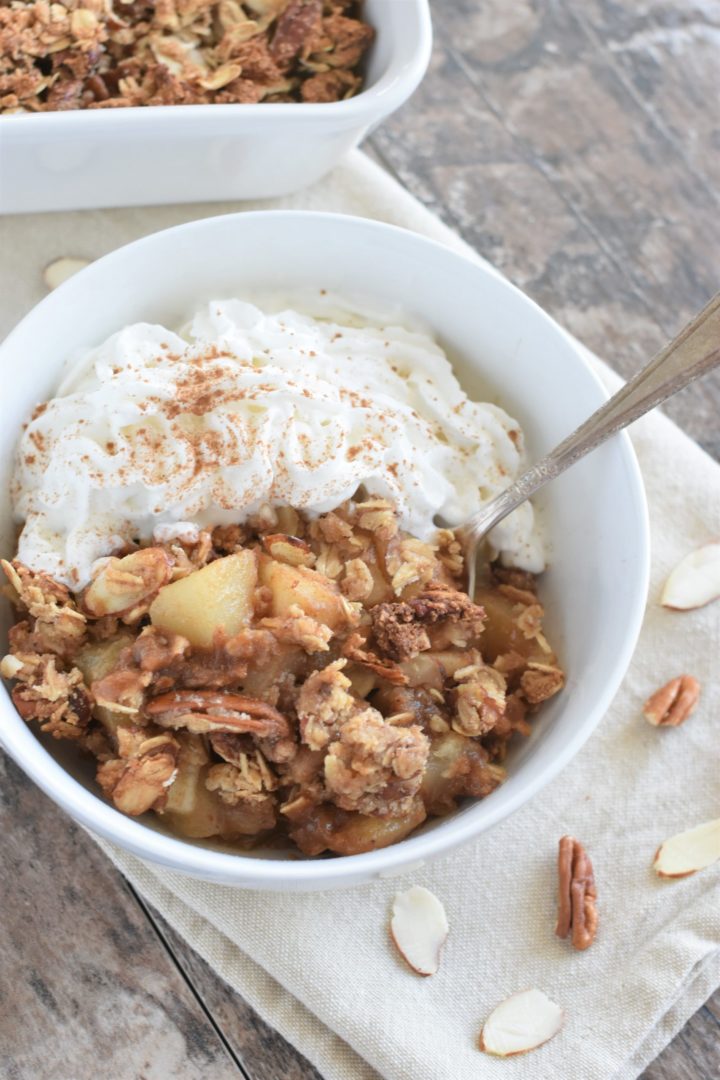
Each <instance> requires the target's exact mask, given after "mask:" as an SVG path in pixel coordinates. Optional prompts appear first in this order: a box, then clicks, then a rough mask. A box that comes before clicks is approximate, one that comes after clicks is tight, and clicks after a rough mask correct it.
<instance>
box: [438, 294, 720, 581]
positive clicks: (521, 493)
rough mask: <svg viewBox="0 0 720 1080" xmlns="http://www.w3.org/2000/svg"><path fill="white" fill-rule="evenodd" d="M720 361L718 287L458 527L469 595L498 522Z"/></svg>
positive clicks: (457, 532) (719, 299) (719, 297)
mask: <svg viewBox="0 0 720 1080" xmlns="http://www.w3.org/2000/svg"><path fill="white" fill-rule="evenodd" d="M719 364H720V293H718V294H717V295H716V296H714V297H713V298H712V300H711V301H710V303H709V304H708V305H707V306H706V307H704V308H703V310H702V311H701V312H700V314H699V315H696V316H695V318H694V319H692V320H691V321H690V322H689V323H688V324H687V326H686V327H685V329H684V330H681V331H680V333H679V334H678V335H677V337H676V338H673V340H672V341H671V342H670V343H669V344H668V345H666V346H665V348H664V349H662V350H661V351H660V352H659V353H658V354H657V356H655V357H654V358H653V359H652V360H651V361H650V363H649V364H647V365H646V366H645V367H644V368H643V369H642V370H641V371H639V372H638V373H637V375H635V377H634V378H632V379H631V380H630V381H629V382H627V383H626V384H625V386H623V388H622V389H621V390H618V392H617V394H613V396H612V397H611V398H610V400H609V401H607V402H606V403H605V404H604V405H602V406H601V407H600V408H599V409H598V410H597V412H594V413H593V414H592V416H591V417H589V419H587V420H586V421H585V423H584V424H582V425H581V426H580V427H579V428H578V429H577V431H574V432H573V433H572V435H568V437H567V439H564V440H563V441H562V442H561V443H560V445H559V446H556V447H555V449H554V450H551V451H550V453H549V454H547V456H546V457H544V458H542V460H541V461H538V463H537V464H536V465H532V466H531V467H530V468H529V469H528V470H527V472H525V473H523V475H522V476H521V477H519V479H517V480H516V481H515V483H514V484H511V485H510V487H509V488H506V489H505V491H502V492H501V493H500V494H499V495H497V496H496V497H495V498H494V499H492V500H491V501H490V502H489V503H487V504H486V505H485V506H483V508H482V510H480V511H478V513H477V514H474V515H473V516H472V517H471V518H470V519H469V520H468V521H466V522H465V523H464V524H462V525H460V526H459V527H458V528H457V529H456V535H457V537H458V539H459V540H460V541H461V543H462V544H463V546H464V548H465V561H466V565H467V567H468V593H469V594H470V596H473V595H474V593H475V581H476V570H477V567H476V564H477V553H478V546H479V544H480V542H481V541H482V540H483V538H484V537H485V536H486V535H487V534H488V533H489V532H490V530H491V529H492V528H494V527H495V525H497V524H498V523H499V522H500V521H502V520H503V518H505V517H507V515H508V514H511V513H512V512H513V510H515V509H516V508H517V507H518V506H520V504H521V503H524V502H525V500H526V499H529V498H530V496H531V495H534V494H535V492H536V491H538V490H539V489H540V488H541V487H543V485H544V484H547V482H548V481H549V480H554V479H555V477H556V476H560V474H561V473H563V472H565V470H566V469H569V468H570V466H571V465H574V464H575V462H576V461H579V460H580V459H581V458H583V457H585V455H586V454H588V453H589V452H590V451H591V450H594V449H595V447H596V446H600V444H601V443H603V442H605V440H606V439H607V438H609V436H610V435H614V434H615V432H616V431H620V430H621V429H622V428H624V427H627V425H628V424H631V423H632V422H633V420H637V419H638V418H639V417H641V416H643V415H644V414H645V413H646V412H649V411H650V409H653V408H655V406H656V405H659V404H660V403H661V402H662V401H665V400H666V399H667V398H669V397H672V395H673V394H677V392H678V390H682V389H683V388H684V387H685V386H687V385H688V383H691V382H692V381H693V380H694V379H697V378H699V377H700V376H701V375H706V374H707V373H708V371H712V370H713V368H715V367H717V366H718V365H719Z"/></svg>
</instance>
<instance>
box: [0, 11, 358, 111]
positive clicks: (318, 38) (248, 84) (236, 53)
mask: <svg viewBox="0 0 720 1080" xmlns="http://www.w3.org/2000/svg"><path fill="white" fill-rule="evenodd" d="M373 37H374V32H373V29H372V27H370V26H368V25H367V23H365V22H363V21H362V17H361V3H360V2H358V0H219V2H218V0H157V2H155V3H150V2H144V0H115V2H114V3H113V0H63V2H62V3H58V2H50V0H9V2H7V0H5V2H4V3H3V4H2V5H0V113H23V112H52V111H58V110H65V109H113V108H122V107H126V106H134V105H197V104H208V103H220V104H232V103H240V104H247V103H256V102H331V101H340V100H342V99H344V98H348V97H352V96H353V94H356V93H357V92H358V91H359V90H360V89H361V87H362V75H361V73H360V65H361V61H362V59H363V56H364V54H365V52H366V51H367V49H368V47H369V46H370V44H371V42H372V40H373Z"/></svg>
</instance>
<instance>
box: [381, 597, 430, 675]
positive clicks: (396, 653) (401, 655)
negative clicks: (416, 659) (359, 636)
mask: <svg viewBox="0 0 720 1080" xmlns="http://www.w3.org/2000/svg"><path fill="white" fill-rule="evenodd" d="M371 615H372V626H373V633H374V634H375V640H376V642H377V644H378V647H379V649H380V651H381V652H383V653H385V654H386V655H387V656H389V657H390V658H391V659H392V660H397V661H402V660H410V659H411V658H412V657H413V656H417V654H418V653H420V652H424V651H425V650H426V649H429V648H430V644H431V642H430V638H429V636H428V632H427V630H426V629H425V627H424V626H423V625H422V624H421V623H419V622H417V621H415V618H414V615H413V613H412V611H411V610H410V609H409V607H407V606H406V605H404V604H377V605H376V606H375V607H374V608H373V609H372V612H371Z"/></svg>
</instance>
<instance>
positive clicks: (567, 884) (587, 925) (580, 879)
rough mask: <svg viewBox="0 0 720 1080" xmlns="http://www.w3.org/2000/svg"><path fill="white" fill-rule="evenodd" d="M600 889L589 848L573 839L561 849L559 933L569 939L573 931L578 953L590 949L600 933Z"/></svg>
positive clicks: (567, 838) (565, 839) (566, 839)
mask: <svg viewBox="0 0 720 1080" xmlns="http://www.w3.org/2000/svg"><path fill="white" fill-rule="evenodd" d="M596 901H597V889H596V888H595V877H594V875H593V868H592V863H591V862H590V859H589V857H588V854H587V852H586V851H585V848H584V847H583V846H582V844H581V843H580V841H579V840H575V839H574V838H573V837H572V836H563V837H561V839H560V843H559V845H558V920H557V926H556V927H555V933H556V934H557V936H558V937H561V938H566V937H567V936H568V934H569V933H570V932H571V931H572V944H573V948H575V949H587V948H589V946H590V945H592V943H593V941H594V940H595V934H596V933H597V925H598V914H597V908H596Z"/></svg>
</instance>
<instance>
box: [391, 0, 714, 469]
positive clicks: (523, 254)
mask: <svg viewBox="0 0 720 1080" xmlns="http://www.w3.org/2000/svg"><path fill="white" fill-rule="evenodd" d="M649 6H650V7H651V8H652V7H653V5H649ZM636 7H637V6H636V5H635V6H634V7H633V5H632V4H631V3H630V0H627V2H626V3H624V4H623V3H620V4H616V3H612V4H610V3H609V0H608V2H605V0H585V2H584V3H583V4H582V5H577V4H574V5H573V4H569V3H567V2H566V0H554V2H551V0H538V2H532V3H531V2H530V0H521V2H519V3H517V4H512V5H509V4H504V3H501V2H500V0H492V2H487V3H483V4H482V5H478V4H476V3H475V2H474V0H454V2H453V3H451V4H442V5H436V6H435V8H434V14H435V30H436V49H435V56H434V60H433V67H432V70H431V74H430V76H429V77H428V79H427V80H426V82H425V83H424V84H423V86H422V87H421V88H420V91H419V92H418V94H417V95H416V97H415V98H414V99H413V101H412V102H411V103H410V104H409V105H408V106H406V107H405V109H403V110H402V111H401V112H400V113H399V114H397V115H396V116H395V117H393V118H391V120H390V121H389V122H388V123H387V124H386V125H384V126H383V128H381V129H380V130H379V131H378V132H377V133H376V134H375V135H374V137H373V142H374V143H375V145H376V146H377V148H378V150H379V151H380V152H381V154H382V156H383V158H384V159H385V160H386V162H387V163H388V164H389V165H390V166H391V167H392V169H393V170H394V171H395V172H396V173H397V175H398V176H399V177H400V179H401V180H402V181H403V182H404V183H405V184H406V185H407V186H408V187H409V188H410V189H411V190H413V192H414V193H415V194H416V195H417V196H418V197H420V198H422V199H424V200H425V201H426V202H428V203H429V204H430V205H431V206H432V207H433V208H436V209H439V210H440V211H441V212H442V213H443V216H444V217H445V218H446V220H448V221H449V223H450V224H452V225H453V226H454V227H455V228H457V229H458V230H459V231H460V232H461V233H462V234H463V235H464V236H465V237H466V239H468V240H469V241H470V242H471V243H473V244H474V245H475V246H476V247H477V248H478V249H479V250H480V251H482V252H483V254H485V255H486V256H487V257H488V258H490V259H491V261H493V262H494V263H495V264H496V265H497V266H499V267H500V269H502V270H503V272H504V273H506V274H507V275H508V276H509V277H510V278H511V279H512V280H514V281H515V282H516V283H517V284H519V285H520V286H521V287H522V288H524V289H525V290H526V291H527V292H528V293H529V294H530V295H531V296H533V297H534V298H535V299H537V300H538V302H539V303H541V304H542V305H543V306H544V307H545V308H546V309H547V310H548V311H550V312H551V314H553V315H555V317H556V318H558V319H559V321H560V322H562V323H563V324H564V325H565V326H567V327H568V328H569V329H570V330H572V331H573V332H574V333H576V334H577V335H578V337H580V338H581V339H582V340H583V341H585V342H586V344H588V345H589V346H590V347H591V348H594V349H595V350H596V351H597V352H599V353H600V354H602V355H604V356H605V357H607V358H608V359H609V360H610V361H611V363H613V364H614V366H616V367H617V368H618V369H619V370H620V371H621V372H622V373H623V374H625V375H629V374H631V373H632V372H633V371H634V370H636V369H637V367H638V366H639V364H640V363H642V362H643V360H644V359H645V358H647V357H648V356H649V355H651V354H652V353H653V352H654V351H655V350H656V349H657V348H658V347H659V346H660V345H661V344H663V343H664V340H666V337H667V335H668V334H669V333H671V332H674V331H675V330H677V329H679V327H680V326H681V325H682V323H683V322H684V321H685V320H686V319H687V318H689V317H690V315H691V314H692V313H693V312H694V311H695V310H697V309H698V308H699V307H700V306H702V304H703V303H704V302H705V301H706V300H707V299H708V298H709V296H710V295H711V294H712V293H713V292H714V291H715V290H716V288H717V287H718V278H719V275H718V260H717V251H718V241H719V240H720V215H719V214H718V213H717V194H716V190H715V187H714V174H711V173H710V172H708V173H707V175H705V173H704V172H702V170H701V166H703V165H704V163H705V162H706V161H709V160H712V159H715V160H717V158H718V155H717V153H713V149H714V147H715V146H717V144H718V139H719V138H720V122H719V121H718V110H717V109H713V108H712V107H709V105H710V103H711V102H713V101H716V100H717V85H718V79H719V78H720V33H718V31H717V28H713V26H712V25H711V24H710V23H709V21H708V20H709V18H710V16H709V15H708V14H707V13H706V14H705V15H704V16H703V15H702V13H699V14H698V13H696V18H695V22H694V23H693V24H692V25H693V28H694V29H693V33H692V34H691V33H690V31H689V30H687V28H686V29H684V30H682V34H683V35H684V36H682V37H681V39H680V40H681V41H682V42H683V45H684V50H683V52H682V55H681V56H675V54H673V53H672V46H671V45H668V46H666V49H665V51H666V53H668V55H667V56H666V55H665V54H664V53H663V54H662V57H661V59H662V73H661V75H659V74H658V75H657V77H656V78H655V82H654V83H652V85H649V84H648V86H646V93H647V95H648V97H647V99H644V98H643V96H642V93H643V86H644V84H643V82H642V78H641V68H642V63H641V62H640V61H638V60H637V59H636V61H635V69H634V70H633V72H632V73H628V71H627V70H626V68H627V67H628V65H629V64H630V63H631V59H632V56H633V55H636V54H637V53H638V52H639V51H640V44H639V43H640V41H641V40H642V33H641V32H640V25H641V23H642V25H643V26H644V27H645V28H644V31H643V32H644V34H645V37H646V38H648V40H650V41H652V40H655V39H654V38H653V33H655V30H654V29H653V28H654V27H655V28H656V23H657V20H658V19H659V18H660V16H659V15H658V13H657V11H655V13H654V15H641V14H640V13H638V12H637V10H636ZM654 7H655V9H662V11H661V14H662V17H663V18H664V19H665V21H666V22H668V21H671V16H672V12H671V5H669V4H664V5H663V4H659V3H656V4H655V5H654ZM647 8H648V5H647V4H645V5H643V11H645V9H647ZM676 8H677V6H676ZM676 17H677V19H678V20H679V21H680V22H682V18H681V15H680V13H679V11H678V12H676ZM616 18H617V24H616V23H615V21H614V20H615V19H616ZM653 18H654V19H655V22H653ZM643 20H644V21H643ZM703 20H704V21H703ZM645 24H647V25H645ZM713 32H714V37H713V36H712V35H713ZM658 33H659V32H658ZM662 33H665V36H666V37H667V36H668V34H667V33H666V32H665V31H662ZM656 37H657V34H656ZM670 40H672V38H670ZM623 43H627V48H625V47H624V44H623ZM697 49H699V50H700V54H701V56H702V64H701V65H699V73H698V75H697V81H696V82H691V83H690V87H689V88H688V84H689V76H688V75H687V70H688V68H692V70H693V76H695V74H696V73H695V69H694V68H693V67H692V59H693V57H694V56H695V55H696V50H697ZM625 54H627V56H626V55H625ZM654 55H656V56H657V55H660V54H658V53H657V49H656V51H655V54H654ZM628 57H630V59H628ZM713 59H714V63H713ZM633 77H634V79H635V82H634V83H633V81H632V78H633ZM646 83H647V79H646ZM636 84H637V85H636ZM668 87H671V88H672V92H671V91H670V90H669V89H667V88H668ZM698 97H700V98H703V100H704V102H705V104H704V106H702V107H700V106H699V104H698ZM664 103H667V106H668V108H670V106H671V105H672V109H673V117H674V122H673V123H672V124H670V122H669V121H668V122H665V121H664V118H663V116H662V104H664ZM682 111H684V112H685V115H686V123H685V125H684V129H683V126H682V125H681V124H680V123H679V120H678V117H679V114H680V113H681V112H682ZM698 112H700V113H701V114H702V116H704V117H706V119H705V120H702V119H701V120H699V121H698V122H697V123H696V122H695V116H696V114H697V113H698ZM683 140H684V141H683ZM703 151H704V152H703ZM715 167H717V166H715ZM719 408H720V375H716V376H714V377H711V378H710V379H707V380H705V382H704V383H703V387H702V389H701V390H700V389H697V388H695V389H690V390H689V391H686V392H685V393H684V394H683V395H681V396H680V397H678V398H677V399H676V400H675V401H673V402H672V403H671V404H670V405H669V406H668V412H669V413H670V415H671V416H673V418H674V419H676V420H677V421H678V422H679V423H680V424H681V425H682V426H687V425H692V427H691V428H690V430H691V432H692V434H693V435H694V437H695V438H696V439H697V440H698V441H699V442H700V443H701V445H703V446H705V448H706V449H707V450H708V451H709V452H711V453H713V454H714V455H715V456H718V455H719V454H720V432H719V430H718V425H717V421H716V418H717V415H718V409H719Z"/></svg>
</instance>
